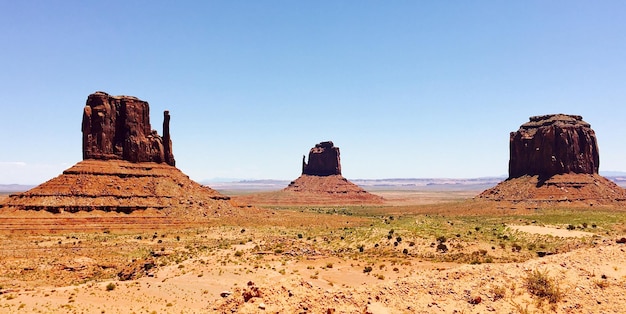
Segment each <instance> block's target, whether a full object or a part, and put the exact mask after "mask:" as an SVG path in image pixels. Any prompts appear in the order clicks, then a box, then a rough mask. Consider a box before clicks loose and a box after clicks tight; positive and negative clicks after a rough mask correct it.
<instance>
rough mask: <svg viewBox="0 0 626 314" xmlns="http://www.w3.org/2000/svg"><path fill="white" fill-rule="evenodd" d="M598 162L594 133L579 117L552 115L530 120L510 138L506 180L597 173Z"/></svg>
mask: <svg viewBox="0 0 626 314" xmlns="http://www.w3.org/2000/svg"><path fill="white" fill-rule="evenodd" d="M599 164H600V158H599V153H598V144H597V140H596V135H595V132H594V131H593V130H592V129H591V126H590V125H589V123H587V122H585V121H583V120H582V117H581V116H576V115H565V114H552V115H544V116H536V117H531V118H530V121H529V122H527V123H525V124H522V126H521V127H520V129H519V130H518V131H517V132H511V136H510V160H509V178H518V177H521V176H524V175H531V176H534V175H538V176H539V177H541V178H544V179H545V178H549V177H551V176H553V175H556V174H566V173H587V174H594V173H598V167H599Z"/></svg>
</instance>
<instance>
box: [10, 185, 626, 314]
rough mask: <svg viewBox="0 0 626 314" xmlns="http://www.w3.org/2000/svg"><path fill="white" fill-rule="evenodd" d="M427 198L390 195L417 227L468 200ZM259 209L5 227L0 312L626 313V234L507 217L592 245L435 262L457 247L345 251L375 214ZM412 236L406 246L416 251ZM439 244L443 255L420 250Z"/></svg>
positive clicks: (468, 245)
mask: <svg viewBox="0 0 626 314" xmlns="http://www.w3.org/2000/svg"><path fill="white" fill-rule="evenodd" d="M462 193H467V192H462ZM393 195H396V197H397V198H394V196H393ZM429 195H431V196H432V199H424V195H421V196H419V195H416V194H411V195H407V194H403V193H402V192H398V193H397V194H393V193H392V192H389V193H388V194H387V195H386V196H385V197H386V198H389V199H391V200H390V202H395V204H404V202H408V203H411V202H413V203H414V202H415V200H416V199H421V200H422V201H421V202H420V203H418V204H419V205H420V206H418V207H416V208H415V209H414V212H413V213H411V215H417V216H416V218H415V220H414V221H415V224H417V223H418V222H419V221H423V220H426V219H425V218H424V217H427V216H428V215H438V216H439V215H444V216H445V215H446V213H447V211H446V210H447V209H446V208H448V207H449V208H450V210H459V208H461V209H462V210H464V207H462V206H466V205H463V204H461V203H451V204H452V205H450V206H448V207H444V209H443V210H441V212H440V213H437V214H422V213H421V211H422V210H429V209H428V208H425V207H421V205H423V204H431V203H432V204H439V203H441V201H442V200H441V198H444V200H445V201H455V200H458V198H462V197H464V196H465V195H464V194H446V195H445V196H437V194H436V193H435V194H433V193H431V194H429ZM472 206H473V205H472ZM434 207H435V205H433V208H434ZM376 210H378V209H376ZM394 210H403V211H407V210H410V208H408V207H398V208H395V209H394V208H391V209H389V210H388V212H387V214H384V215H383V214H381V215H383V216H385V217H387V218H385V219H388V218H389V217H388V215H389V213H392V212H394ZM111 215H112V214H111ZM376 215H378V214H376ZM394 215H396V214H395V213H394ZM419 215H424V216H419ZM375 217H378V216H375ZM411 217H412V216H411ZM237 219H239V218H237ZM255 219H258V220H263V221H262V223H258V222H255V221H254V220H255ZM375 219H382V218H375ZM248 220H253V221H246V220H245V219H244V220H241V221H239V220H235V221H234V222H230V223H231V224H232V223H234V225H226V224H224V225H221V224H220V223H218V222H215V223H213V224H212V225H210V226H206V227H203V228H198V227H197V226H196V227H194V228H195V229H189V230H178V229H170V230H164V231H161V230H149V231H146V230H142V231H137V230H131V231H127V232H121V233H118V234H111V233H108V231H107V232H102V231H98V232H84V233H81V232H77V231H76V230H71V231H64V232H66V233H63V232H61V233H59V234H43V235H42V234H34V233H33V234H25V233H23V234H22V233H6V234H0V260H1V261H2V263H0V313H372V314H375V313H380V314H383V313H544V312H556V313H623V309H624V305H626V294H625V293H624V291H626V266H625V265H624V263H623V261H624V258H625V257H626V252H625V249H626V246H625V244H622V243H618V242H622V241H621V238H622V235H621V233H620V234H617V235H616V234H615V233H611V235H610V236H609V235H608V233H607V235H606V236H602V235H601V234H599V233H598V232H597V231H596V233H589V232H584V231H580V230H567V229H566V228H564V227H563V226H535V225H515V224H509V225H508V228H510V229H511V230H516V231H517V232H520V233H528V234H535V235H538V236H541V237H554V239H560V238H568V239H576V240H575V241H579V242H575V243H583V244H584V245H581V246H573V247H572V249H571V250H570V249H568V250H567V251H566V253H558V254H553V253H557V252H549V253H550V254H552V255H550V254H548V255H546V256H545V257H536V255H532V254H531V255H532V256H533V257H532V258H528V255H526V257H524V258H521V259H520V260H524V261H523V262H510V263H483V264H475V265H472V264H462V263H452V262H437V261H436V260H437V259H438V258H439V257H441V258H443V257H446V256H450V254H452V253H450V252H448V253H445V252H436V250H435V248H434V247H433V245H434V243H431V241H433V240H432V239H423V240H419V239H418V240H416V242H417V243H416V244H415V246H412V247H411V250H414V251H412V252H418V253H420V254H421V255H420V254H407V255H399V256H398V255H393V254H391V255H390V254H388V253H384V252H387V251H384V250H382V251H381V252H382V253H380V254H378V253H368V251H366V253H365V254H362V255H359V254H358V253H350V252H347V253H346V252H344V253H342V254H336V253H337V252H339V248H338V247H336V246H333V245H334V243H332V242H331V241H328V242H327V244H326V242H324V241H325V240H324V238H325V237H324V232H326V233H328V235H329V238H330V237H331V236H330V234H332V233H333V232H335V234H333V235H332V236H333V237H334V238H332V239H337V238H338V237H339V235H338V234H337V232H338V231H342V232H343V231H344V230H345V229H350V228H355V229H353V230H357V229H356V227H357V226H363V224H364V221H366V222H365V226H368V225H369V222H367V220H366V219H365V218H362V217H353V216H344V215H337V214H333V215H329V214H324V215H317V214H315V213H311V212H299V211H271V212H268V213H265V212H263V213H261V214H259V216H258V217H256V218H250V219H248ZM397 220H398V219H397V218H396V219H395V220H394V222H396V221H397ZM446 220H447V222H446V223H447V225H449V226H451V225H452V224H453V223H454V221H453V220H454V218H446V219H442V220H441V221H446ZM437 221H439V220H437ZM398 223H400V222H398ZM457 225H458V222H457ZM318 226H323V227H318ZM399 226H401V225H399ZM312 228H319V230H318V231H316V232H317V233H315V234H316V235H315V236H314V239H310V240H309V239H307V236H306V234H305V235H304V236H303V237H302V238H301V237H300V236H299V235H298V236H296V233H297V232H302V230H309V229H312ZM471 228H472V229H471V231H474V232H476V233H477V232H478V230H477V229H476V230H474V227H473V226H471ZM365 229H366V228H365ZM320 230H321V231H320ZM494 230H495V229H494ZM622 231H624V230H623V229H620V230H618V231H617V232H622ZM355 232H356V231H355ZM385 232H386V230H385ZM396 232H397V233H400V232H401V230H399V229H398V230H396ZM622 233H623V232H622ZM342 234H343V233H342ZM394 237H395V236H394ZM299 238H301V239H299ZM462 238H465V239H469V240H468V241H466V242H460V241H459V240H456V239H448V241H447V242H446V243H447V244H448V245H449V246H450V247H452V246H453V245H460V244H462V245H463V246H465V247H464V249H463V250H465V251H466V253H468V254H470V253H471V252H474V251H475V252H479V251H480V250H484V251H489V253H488V254H490V255H491V254H493V256H494V257H498V255H505V254H513V255H515V254H520V253H511V247H510V246H507V247H506V248H500V247H498V245H497V244H496V243H493V244H492V243H489V242H487V243H479V242H476V241H474V240H471V238H470V237H467V236H466V235H465V234H464V235H463V237H462ZM342 239H343V238H342ZM538 239H547V238H538ZM305 240H306V241H305ZM616 240H617V241H616ZM314 241H317V242H314ZM346 241H347V239H346ZM392 241H393V240H392ZM407 241H408V240H405V241H403V243H402V244H401V245H400V247H402V246H404V247H407V248H408V246H407V244H406V242H407ZM276 242H280V243H283V244H284V245H283V246H276ZM320 242H321V243H322V244H319V243H320ZM625 242H626V241H625ZM355 243H357V242H355ZM381 243H382V242H381ZM353 244H354V243H353ZM353 244H351V245H353ZM325 245H326V246H327V247H326V246H325ZM372 245H373V244H371V245H370V246H369V250H370V251H374V250H373V249H372ZM383 245H389V246H390V247H391V249H393V248H394V246H393V245H390V243H387V244H384V243H383ZM266 247H267V248H268V249H263V248H266ZM277 247H281V248H282V249H281V250H276V249H275V248H277ZM577 247H580V248H577ZM428 254H430V255H431V256H434V257H433V258H431V259H425V258H423V256H427V255H428ZM526 254H530V253H528V251H526ZM420 256H421V257H420ZM438 256H439V257H438ZM533 274H535V275H536V274H539V276H540V277H541V278H543V281H541V280H540V281H539V282H541V283H542V285H543V286H545V287H550V286H551V287H552V288H551V289H549V290H548V291H547V292H546V294H545V295H541V293H538V292H537V291H534V292H533V291H531V289H530V288H529V283H530V282H531V281H530V278H532V275H533ZM535 282H537V281H535ZM551 296H552V297H553V299H552V300H551V299H550V297H551Z"/></svg>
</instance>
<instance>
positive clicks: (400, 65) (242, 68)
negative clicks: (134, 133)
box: [0, 0, 626, 184]
mask: <svg viewBox="0 0 626 314" xmlns="http://www.w3.org/2000/svg"><path fill="white" fill-rule="evenodd" d="M625 12H626V1H586V0H585V1H543V0H542V1H496V0H494V1H413V0H411V1H400V0H399V1H366V0H358V1H357V0H354V1H291V0H287V1H271V0H268V1H152V0H151V1H148V0H145V1H126V0H125V1H89V0H88V1H83V0H81V1H70V0H67V1H65V0H64V1H48V0H41V1H31V0H25V1H0V109H1V113H0V117H1V120H0V143H1V144H0V145H1V146H0V147H1V148H0V183H21V184H37V183H41V182H43V181H45V180H48V179H50V178H52V177H54V176H56V175H58V174H60V173H61V172H62V171H63V170H64V169H67V168H69V167H70V166H72V165H73V164H75V163H76V162H78V161H80V160H81V159H82V153H81V145H82V144H81V139H82V137H81V136H82V135H81V119H82V110H83V107H84V105H85V101H86V99H87V96H88V95H89V94H91V93H93V92H95V91H105V92H107V93H109V94H112V95H132V96H136V97H139V98H140V99H143V100H146V101H148V102H149V103H150V106H151V120H152V121H151V122H152V126H153V128H154V129H156V130H157V131H158V132H159V134H162V130H161V125H162V112H163V110H165V109H168V110H170V112H171V115H172V121H171V134H172V140H173V151H174V156H175V158H176V161H177V166H178V167H179V168H180V169H181V170H182V171H183V172H185V173H186V174H188V175H189V176H190V177H191V178H192V179H195V180H198V181H200V180H205V179H212V178H241V179H295V178H297V177H298V176H299V175H300V171H301V159H302V155H305V154H308V151H309V149H310V148H311V147H312V146H314V145H315V144H316V143H318V142H321V141H326V140H332V141H333V142H334V143H335V145H336V146H338V147H340V149H341V161H342V168H343V174H344V176H345V177H347V178H351V179H357V178H370V179H375V178H398V177H404V178H409V177H413V178H415V177H417V178H424V177H452V178H470V177H480V176H497V175H506V174H507V167H508V157H509V146H508V141H509V132H511V131H515V130H517V129H518V128H519V126H520V125H521V124H522V123H524V122H526V121H528V117H529V116H534V115H541V114H548V113H569V114H578V115H582V116H583V118H584V120H585V121H587V122H589V123H590V124H591V126H592V128H593V129H594V130H595V132H596V135H597V137H598V142H599V148H600V170H601V171H606V170H621V171H624V170H626V158H624V157H626V145H625V144H626V143H625V140H624V139H625V138H626V124H625V123H624V121H625V120H626V19H625V18H624V13H625Z"/></svg>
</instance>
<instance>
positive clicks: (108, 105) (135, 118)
mask: <svg viewBox="0 0 626 314" xmlns="http://www.w3.org/2000/svg"><path fill="white" fill-rule="evenodd" d="M169 121H170V115H169V112H168V111H165V112H164V120H163V133H164V137H161V136H159V135H158V134H157V132H156V131H155V130H152V128H151V126H150V107H149V105H148V102H146V101H143V100H140V99H138V98H137V97H132V96H111V95H109V94H107V93H104V92H96V93H94V94H91V95H89V97H88V98H87V104H86V106H85V108H84V109H83V123H82V132H83V159H100V160H115V159H117V160H120V159H121V160H126V161H130V162H157V163H162V162H163V163H167V164H168V165H171V166H174V165H175V164H176V161H175V160H174V155H173V153H172V141H171V139H170V133H169Z"/></svg>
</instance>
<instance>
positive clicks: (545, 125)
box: [477, 114, 626, 208]
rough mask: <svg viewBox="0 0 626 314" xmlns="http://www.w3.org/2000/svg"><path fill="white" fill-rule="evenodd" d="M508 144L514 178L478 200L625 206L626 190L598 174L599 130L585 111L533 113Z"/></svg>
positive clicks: (525, 203) (510, 170)
mask: <svg viewBox="0 0 626 314" xmlns="http://www.w3.org/2000/svg"><path fill="white" fill-rule="evenodd" d="M509 144H510V154H511V155H510V159H509V178H508V179H507V180H505V181H503V182H500V183H499V184H498V185H496V186H495V187H493V188H491V189H488V190H486V191H484V192H482V193H481V194H480V195H478V196H477V198H478V199H485V200H493V201H504V202H511V203H513V204H517V203H521V204H524V206H525V207H529V208H533V207H539V206H541V205H542V204H553V203H558V204H562V205H575V206H593V205H594V204H600V205H606V204H619V205H620V206H621V205H623V204H624V203H625V201H626V190H624V189H622V188H621V187H619V186H618V185H617V184H615V183H614V182H612V181H610V180H609V179H607V178H604V177H602V176H600V175H599V174H598V166H599V164H600V157H599V153H598V144H597V140H596V135H595V132H594V131H593V130H592V129H591V127H590V125H589V123H587V122H585V121H583V119H582V117H581V116H576V115H565V114H551V115H544V116H536V117H531V118H530V121H529V122H527V123H524V124H522V126H521V127H520V129H519V130H518V131H517V132H511V135H510V143H509ZM513 207H515V206H513Z"/></svg>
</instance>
